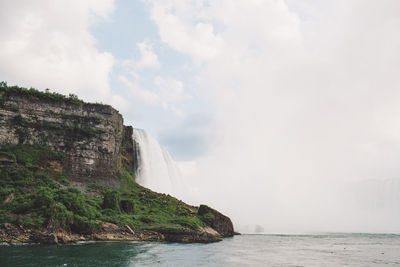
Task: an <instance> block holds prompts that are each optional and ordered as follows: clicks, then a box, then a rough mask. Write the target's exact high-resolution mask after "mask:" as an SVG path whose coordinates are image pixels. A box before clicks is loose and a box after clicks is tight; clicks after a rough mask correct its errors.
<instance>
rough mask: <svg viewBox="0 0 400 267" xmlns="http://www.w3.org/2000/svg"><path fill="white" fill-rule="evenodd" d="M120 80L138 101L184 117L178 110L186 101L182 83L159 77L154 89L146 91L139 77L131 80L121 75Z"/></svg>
mask: <svg viewBox="0 0 400 267" xmlns="http://www.w3.org/2000/svg"><path fill="white" fill-rule="evenodd" d="M119 80H120V81H121V82H123V83H124V84H125V86H126V87H127V88H128V89H129V92H130V93H131V94H132V95H133V96H134V97H135V98H136V99H140V100H141V101H142V102H144V103H147V104H150V105H156V106H161V107H162V108H164V109H166V110H170V111H172V112H174V113H175V114H177V115H182V114H181V111H180V110H179V109H178V108H177V105H178V104H179V103H181V101H182V100H183V99H184V86H183V83H182V82H181V81H179V80H176V79H173V78H171V77H161V76H157V77H155V79H154V85H155V86H154V88H151V89H146V88H143V87H142V86H141V85H140V82H139V76H138V75H134V76H133V78H131V79H129V78H127V77H126V76H123V75H120V76H119Z"/></svg>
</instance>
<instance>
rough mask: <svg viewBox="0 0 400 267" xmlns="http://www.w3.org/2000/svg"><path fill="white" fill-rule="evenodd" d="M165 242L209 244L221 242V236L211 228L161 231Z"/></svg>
mask: <svg viewBox="0 0 400 267" xmlns="http://www.w3.org/2000/svg"><path fill="white" fill-rule="evenodd" d="M158 232H160V233H161V234H163V236H164V238H165V241H169V242H179V243H209V242H217V241H221V240H222V239H221V235H220V234H219V233H217V232H216V231H215V230H214V229H212V228H210V227H200V228H198V229H161V230H158Z"/></svg>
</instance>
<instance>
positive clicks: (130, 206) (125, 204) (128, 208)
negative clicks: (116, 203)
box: [120, 199, 135, 213]
mask: <svg viewBox="0 0 400 267" xmlns="http://www.w3.org/2000/svg"><path fill="white" fill-rule="evenodd" d="M120 207H121V210H122V211H123V212H126V213H133V212H134V209H135V202H134V201H133V200H132V199H121V201H120Z"/></svg>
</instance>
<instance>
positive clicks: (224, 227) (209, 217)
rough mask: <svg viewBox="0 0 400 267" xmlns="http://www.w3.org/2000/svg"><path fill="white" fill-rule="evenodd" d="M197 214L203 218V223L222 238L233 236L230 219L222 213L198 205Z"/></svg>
mask: <svg viewBox="0 0 400 267" xmlns="http://www.w3.org/2000/svg"><path fill="white" fill-rule="evenodd" d="M198 214H199V215H200V216H203V220H204V222H205V223H206V224H207V225H208V226H210V227H211V228H212V229H214V230H215V231H217V232H218V233H219V234H220V235H221V236H222V237H228V236H233V235H234V234H235V232H234V231H233V224H232V221H231V219H229V218H228V217H227V216H225V215H223V214H222V213H220V212H218V211H216V210H214V209H212V208H210V207H208V206H206V205H200V207H199V211H198Z"/></svg>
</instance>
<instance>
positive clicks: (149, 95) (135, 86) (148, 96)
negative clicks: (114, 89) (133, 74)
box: [119, 75, 160, 105]
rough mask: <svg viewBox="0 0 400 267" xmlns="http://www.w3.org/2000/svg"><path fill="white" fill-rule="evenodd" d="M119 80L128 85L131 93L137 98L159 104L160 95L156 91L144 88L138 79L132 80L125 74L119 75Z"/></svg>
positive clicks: (148, 102)
mask: <svg viewBox="0 0 400 267" xmlns="http://www.w3.org/2000/svg"><path fill="white" fill-rule="evenodd" d="M119 80H120V81H121V82H123V83H124V84H125V86H127V87H128V89H129V91H130V93H131V94H132V95H133V96H134V97H135V98H137V99H140V100H141V101H143V102H145V103H147V104H151V105H157V104H158V103H159V102H160V99H159V96H158V95H157V94H156V93H154V92H152V91H148V90H145V89H142V88H141V86H140V85H139V83H138V81H136V80H134V81H132V80H131V79H128V78H127V77H125V76H123V75H121V76H119Z"/></svg>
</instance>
